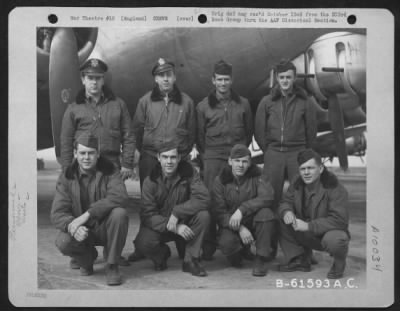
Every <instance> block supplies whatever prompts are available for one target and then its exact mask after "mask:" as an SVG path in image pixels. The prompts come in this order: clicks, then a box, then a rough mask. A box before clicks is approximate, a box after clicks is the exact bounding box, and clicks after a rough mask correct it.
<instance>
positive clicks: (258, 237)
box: [218, 208, 275, 257]
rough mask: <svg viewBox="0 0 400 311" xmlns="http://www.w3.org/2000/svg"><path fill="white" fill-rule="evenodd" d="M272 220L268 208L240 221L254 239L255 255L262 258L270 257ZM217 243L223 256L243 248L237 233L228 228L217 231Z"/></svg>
mask: <svg viewBox="0 0 400 311" xmlns="http://www.w3.org/2000/svg"><path fill="white" fill-rule="evenodd" d="M273 219H274V214H273V212H272V211H271V210H270V209H268V208H262V209H260V210H259V211H258V212H257V213H256V214H255V215H251V216H250V217H245V218H244V219H243V220H242V224H243V225H244V226H245V227H246V228H247V229H249V230H250V232H251V233H252V235H253V238H254V239H255V244H256V255H259V256H263V257H269V256H270V255H271V252H272V248H271V234H272V231H273V227H274V225H275V222H274V221H272V220H273ZM218 243H219V246H220V248H221V252H222V253H223V254H224V255H225V256H230V255H233V254H235V253H237V252H239V251H240V250H241V249H242V248H243V243H242V240H241V238H240V236H239V232H238V231H233V230H232V229H230V228H220V229H219V234H218Z"/></svg>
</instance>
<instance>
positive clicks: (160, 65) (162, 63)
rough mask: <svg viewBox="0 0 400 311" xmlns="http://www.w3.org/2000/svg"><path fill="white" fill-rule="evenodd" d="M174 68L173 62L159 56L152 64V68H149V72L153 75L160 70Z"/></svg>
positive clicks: (160, 71) (164, 70)
mask: <svg viewBox="0 0 400 311" xmlns="http://www.w3.org/2000/svg"><path fill="white" fill-rule="evenodd" d="M170 70H175V64H174V63H173V62H172V61H170V60H168V59H165V58H159V59H158V61H157V63H156V64H155V65H154V67H153V69H152V70H151V74H152V75H153V76H155V75H158V74H160V73H162V72H166V71H170Z"/></svg>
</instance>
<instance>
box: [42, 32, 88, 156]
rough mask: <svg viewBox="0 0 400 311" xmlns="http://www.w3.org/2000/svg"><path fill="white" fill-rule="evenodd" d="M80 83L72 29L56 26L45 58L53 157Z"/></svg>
mask: <svg viewBox="0 0 400 311" xmlns="http://www.w3.org/2000/svg"><path fill="white" fill-rule="evenodd" d="M81 87H82V85H81V80H80V76H79V59H78V48H77V43H76V38H75V34H74V31H73V29H72V28H58V29H57V30H56V32H55V34H54V36H53V40H52V43H51V47H50V61H49V95H50V112H51V126H52V130H53V141H54V146H55V151H56V157H57V159H59V157H60V134H61V123H62V119H63V115H64V112H65V110H66V108H67V106H68V104H70V103H71V102H72V101H73V100H74V99H75V97H76V94H77V92H78V90H79V89H80V88H81Z"/></svg>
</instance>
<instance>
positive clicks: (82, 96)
mask: <svg viewBox="0 0 400 311" xmlns="http://www.w3.org/2000/svg"><path fill="white" fill-rule="evenodd" d="M103 95H104V98H105V100H106V101H108V100H115V95H114V93H113V92H112V91H111V89H110V88H108V87H107V86H105V85H104V86H103ZM76 103H77V104H78V105H81V104H84V103H86V91H85V89H84V88H83V89H81V90H80V91H79V92H78V94H77V95H76Z"/></svg>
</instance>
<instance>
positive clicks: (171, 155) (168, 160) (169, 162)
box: [158, 149, 181, 177]
mask: <svg viewBox="0 0 400 311" xmlns="http://www.w3.org/2000/svg"><path fill="white" fill-rule="evenodd" d="M180 160H181V157H180V155H179V153H178V150H176V149H171V150H169V151H165V152H161V153H159V154H158V161H159V162H160V164H161V169H162V171H163V173H164V175H165V176H167V177H169V176H172V175H174V174H175V172H176V170H177V168H178V164H179V161H180Z"/></svg>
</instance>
